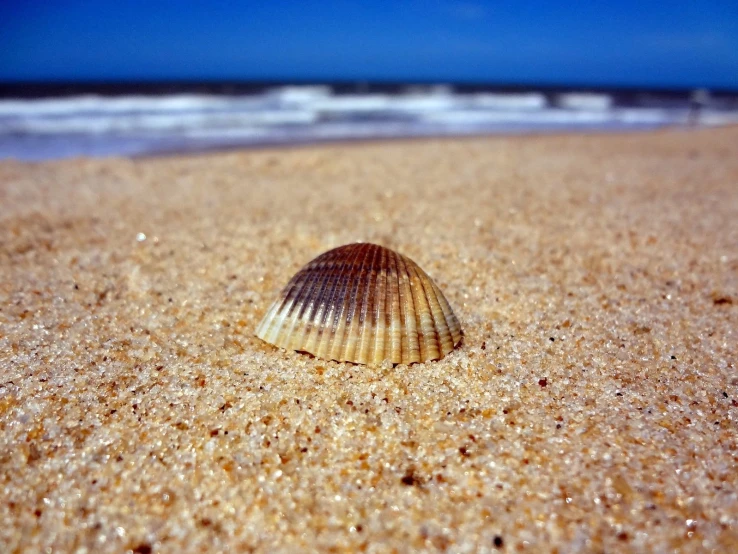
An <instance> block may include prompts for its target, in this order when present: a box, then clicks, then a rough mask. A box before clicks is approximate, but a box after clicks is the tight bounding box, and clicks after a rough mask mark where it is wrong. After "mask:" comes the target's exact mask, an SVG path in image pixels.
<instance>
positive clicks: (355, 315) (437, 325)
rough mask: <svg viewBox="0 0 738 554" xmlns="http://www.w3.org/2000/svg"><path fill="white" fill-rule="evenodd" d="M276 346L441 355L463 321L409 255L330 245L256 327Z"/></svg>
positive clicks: (398, 358)
mask: <svg viewBox="0 0 738 554" xmlns="http://www.w3.org/2000/svg"><path fill="white" fill-rule="evenodd" d="M256 336H257V337H259V338H260V339H262V340H264V341H266V342H268V343H270V344H273V345H275V346H278V347H281V348H286V349H290V350H299V351H304V352H309V353H310V354H313V355H315V356H318V357H320V358H325V359H331V360H338V361H347V362H354V363H361V364H380V363H382V362H383V361H384V360H389V361H390V362H392V363H405V364H409V363H413V362H425V361H428V360H438V359H441V358H442V357H443V356H445V355H446V354H448V353H449V352H451V351H452V350H453V349H454V347H456V346H457V345H458V344H459V342H460V341H461V327H460V326H459V322H458V320H457V319H456V316H455V315H454V313H453V312H452V311H451V307H450V306H449V304H448V302H447V301H446V298H445V297H444V296H443V293H442V292H441V291H440V290H439V288H438V286H437V285H436V284H435V283H434V282H433V280H431V278H430V277H428V275H427V274H426V273H425V272H424V271H423V270H422V269H420V267H418V265H417V264H416V263H415V262H413V261H412V260H410V259H409V258H407V257H405V256H403V255H401V254H398V253H396V252H394V251H392V250H390V249H388V248H384V247H382V246H377V245H375V244H368V243H357V244H349V245H346V246H340V247H338V248H334V249H333V250H330V251H328V252H326V253H324V254H322V255H320V256H318V257H317V258H315V259H314V260H313V261H311V262H309V263H308V264H307V265H306V266H305V267H303V268H302V269H301V270H300V271H299V272H298V273H297V274H296V275H295V276H294V277H293V278H292V280H291V281H290V282H289V283H288V284H287V286H286V287H285V288H284V290H282V292H281V294H280V296H279V298H278V299H277V300H276V301H275V302H274V303H273V304H272V306H271V307H270V308H269V310H268V311H267V313H266V315H265V316H264V319H263V320H262V321H261V323H260V324H259V327H258V328H257V330H256Z"/></svg>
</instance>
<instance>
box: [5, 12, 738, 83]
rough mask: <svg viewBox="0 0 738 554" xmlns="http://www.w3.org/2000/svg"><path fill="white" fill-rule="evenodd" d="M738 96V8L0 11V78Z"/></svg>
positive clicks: (9, 79)
mask: <svg viewBox="0 0 738 554" xmlns="http://www.w3.org/2000/svg"><path fill="white" fill-rule="evenodd" d="M170 79H174V80H252V79H254V80H259V79H262V80H264V79H279V80H399V81H427V80H430V81H475V82H490V83H506V84H526V83H529V84H549V85H592V86H644V87H675V86H676V87H698V86H706V87H720V88H732V89H738V0H714V1H700V0H693V1H687V0H673V1H671V2H669V1H666V0H664V1H661V2H653V1H649V0H641V1H633V0H610V1H596V0H591V1H582V2H576V3H575V2H571V3H564V2H556V1H551V0H546V1H544V0H535V1H528V2H523V1H522V0H521V1H514V0H511V1H509V2H488V1H482V0H477V1H474V0H469V1H456V0H435V1H434V0H425V1H420V0H405V1H403V0H395V1H387V2H368V1H365V2H362V1H358V0H357V1H351V0H345V1H337V2H323V1H313V2H310V1H308V0H303V1H294V2H288V1H279V0H258V1H253V2H235V1H223V0H221V1H218V0H209V1H208V0H88V1H82V0H0V80H3V81H18V80H36V81H38V80H41V81H79V80H85V81H87V80H96V81H110V80H115V81H121V80H123V81H142V80H143V81H146V80H149V81H157V80H170Z"/></svg>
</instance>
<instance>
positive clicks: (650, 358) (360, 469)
mask: <svg viewBox="0 0 738 554" xmlns="http://www.w3.org/2000/svg"><path fill="white" fill-rule="evenodd" d="M355 241H371V242H376V243H379V244H382V245H385V246H388V247H391V248H394V249H396V250H398V251H399V252H401V253H403V254H405V255H407V256H409V257H411V258H412V259H414V260H415V261H416V262H417V263H418V264H420V266H421V267H423V268H424V269H425V270H426V271H427V272H428V273H429V274H430V275H431V276H432V277H433V278H434V279H435V280H436V282H437V283H438V285H439V286H440V287H441V289H442V290H443V291H444V293H445V295H446V297H447V298H448V300H449V302H450V303H451V305H452V307H453V309H454V311H455V313H456V315H457V316H458V317H459V320H460V322H461V325H462V327H463V331H464V334H465V337H464V342H463V344H462V346H461V347H460V348H459V349H457V350H456V351H454V352H453V353H451V354H450V355H448V356H447V357H446V358H444V359H443V360H441V361H439V362H429V363H425V364H415V365H411V366H405V365H398V366H396V367H391V365H389V364H384V365H381V366H379V367H366V366H358V365H351V364H346V363H337V362H331V361H325V360H320V359H316V358H311V357H309V356H307V355H303V354H298V353H295V352H287V351H283V350H279V349H276V348H274V347H271V346H269V345H267V344H265V343H263V342H261V341H260V340H259V339H257V338H255V337H254V336H253V332H254V328H255V327H256V325H257V323H258V322H259V320H260V318H261V316H262V315H263V314H264V311H265V310H266V308H267V307H268V305H269V304H270V303H271V301H272V300H273V299H274V298H275V296H276V295H277V293H278V291H279V289H280V288H281V287H282V286H283V285H284V284H286V282H287V281H288V279H289V278H290V277H291V276H292V274H293V273H294V272H296V271H297V270H298V269H299V268H300V267H301V266H302V265H303V264H304V263H306V262H307V261H309V260H310V259H312V258H313V257H315V256H316V255H318V254H320V253H322V252H324V251H325V250H327V249H329V248H332V247H335V246H338V245H340V244H344V243H349V242H355ZM737 345H738V128H724V129H713V130H701V131H687V130H666V131H659V132H649V133H643V134H613V135H604V134H603V135H590V136H582V135H579V136H575V135H571V136H543V137H517V138H515V137H513V138H480V139H456V140H453V139H450V140H421V141H396V142H380V143H372V144H348V145H328V146H320V147H310V148H296V149H282V150H260V151H251V152H228V153H217V154H204V155H190V156H179V157H178V156H172V157H165V158H150V159H136V160H129V159H95V160H92V159H75V160H67V161H56V162H43V163H37V164H30V163H28V164H26V163H20V162H14V161H4V162H1V163H0V521H2V522H3V523H2V525H0V551H2V552H7V553H14V552H90V553H93V552H125V551H132V552H134V553H136V554H147V553H152V552H220V551H223V552H225V551H230V552H270V553H272V552H308V551H322V552H347V551H366V552H407V551H412V550H417V551H431V552H444V551H445V552H497V551H500V552H558V553H562V554H563V553H568V552H625V551H633V552H648V551H651V552H711V551H712V552H721V553H722V552H738V439H737V438H736V437H737V435H738V424H737V420H738V346H737Z"/></svg>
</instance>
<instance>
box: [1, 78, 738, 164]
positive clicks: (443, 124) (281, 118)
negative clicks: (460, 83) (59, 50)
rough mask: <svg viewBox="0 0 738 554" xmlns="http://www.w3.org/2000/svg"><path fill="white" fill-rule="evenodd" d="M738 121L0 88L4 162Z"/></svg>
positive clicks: (577, 98) (406, 92)
mask: <svg viewBox="0 0 738 554" xmlns="http://www.w3.org/2000/svg"><path fill="white" fill-rule="evenodd" d="M735 123H738V95H736V94H717V95H716V94H710V93H709V92H707V91H696V92H691V91H681V92H679V91H678V92H670V93H664V92H658V91H656V92H653V91H625V92H623V91H591V90H584V91H577V90H527V89H505V90H495V89H486V88H484V87H454V86H448V85H422V86H417V85H403V86H399V85H392V86H374V85H373V86H368V85H356V86H351V87H347V86H334V85H284V84H280V85H263V86H256V85H253V86H248V87H245V88H244V87H242V88H239V87H232V86H231V87H190V90H187V87H179V89H177V88H176V87H175V89H172V88H171V87H169V88H166V87H164V88H161V87H151V86H149V87H139V88H136V87H134V86H128V87H117V88H115V87H113V88H109V89H106V88H105V87H97V88H95V87H87V88H85V87H72V89H56V90H54V89H52V90H47V89H44V90H41V91H40V92H39V91H38V90H35V89H33V87H29V88H24V87H22V86H16V87H11V88H10V89H8V88H7V87H6V89H3V90H0V159H3V158H5V159H7V158H16V159H20V160H26V161H39V160H48V159H58V158H68V157H76V156H95V157H101V156H151V155H162V154H168V153H178V152H203V151H211V150H218V149H230V148H239V147H259V146H267V145H292V144H308V143H316V142H325V141H346V140H373V139H387V138H408V137H433V136H468V135H494V134H521V133H550V132H569V131H586V132H607V131H622V130H638V129H654V128H659V127H665V126H685V127H686V126H713V125H728V124H735Z"/></svg>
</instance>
